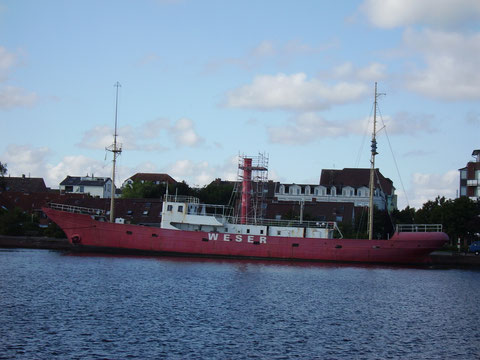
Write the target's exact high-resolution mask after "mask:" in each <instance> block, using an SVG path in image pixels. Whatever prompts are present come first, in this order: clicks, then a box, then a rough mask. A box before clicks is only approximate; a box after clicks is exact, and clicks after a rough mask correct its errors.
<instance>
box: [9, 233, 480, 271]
mask: <svg viewBox="0 0 480 360" xmlns="http://www.w3.org/2000/svg"><path fill="white" fill-rule="evenodd" d="M0 248H10V249H11V248H21V249H47V250H72V245H71V244H70V243H69V242H68V240H67V239H66V238H64V239H58V238H50V237H43V236H7V235H0ZM430 258H431V260H432V261H431V263H430V264H427V265H431V266H445V267H455V268H458V267H460V268H480V256H475V255H474V254H469V253H467V254H465V253H463V252H460V253H459V252H451V251H435V252H433V253H432V254H431V255H430Z"/></svg>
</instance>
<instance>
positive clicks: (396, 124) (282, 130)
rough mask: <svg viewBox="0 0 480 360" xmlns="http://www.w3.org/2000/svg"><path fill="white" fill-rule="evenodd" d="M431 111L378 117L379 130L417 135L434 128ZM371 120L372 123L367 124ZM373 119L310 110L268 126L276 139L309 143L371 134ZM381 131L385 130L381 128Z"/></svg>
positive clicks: (288, 142) (272, 136)
mask: <svg viewBox="0 0 480 360" xmlns="http://www.w3.org/2000/svg"><path fill="white" fill-rule="evenodd" d="M431 120H432V116H431V115H413V114H409V113H407V112H400V113H397V114H395V115H394V116H388V115H387V116H382V117H381V119H379V118H377V121H378V123H377V131H379V130H381V129H383V128H384V125H385V128H386V131H387V133H388V135H411V136H416V135H418V134H420V133H421V132H428V133H431V132H434V131H435V128H434V127H433V126H432V125H431ZM367 124H368V126H367ZM372 130H373V119H372V118H364V119H354V120H349V121H340V120H338V121H332V120H326V119H325V118H323V117H322V116H320V115H319V114H317V113H314V112H307V113H303V114H300V115H298V116H296V117H293V118H291V119H290V120H289V121H288V124H286V125H284V126H271V127H268V128H267V131H268V135H269V140H270V142H272V143H280V144H287V145H305V144H308V143H311V142H314V141H316V140H319V139H321V138H327V137H330V138H336V137H342V136H349V135H365V134H371V133H372ZM379 134H381V132H380V131H379Z"/></svg>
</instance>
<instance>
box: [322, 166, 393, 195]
mask: <svg viewBox="0 0 480 360" xmlns="http://www.w3.org/2000/svg"><path fill="white" fill-rule="evenodd" d="M376 173H377V174H378V178H379V180H380V185H381V187H382V190H383V192H384V193H386V194H392V193H393V190H394V187H393V182H392V180H390V179H389V178H386V177H384V176H383V175H382V174H381V173H380V171H379V170H378V169H376ZM369 182H370V169H358V168H345V169H343V170H332V169H324V170H322V175H321V176H320V185H323V186H340V187H343V186H351V187H354V188H359V187H362V186H365V187H368V184H369Z"/></svg>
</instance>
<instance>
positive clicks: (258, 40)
mask: <svg viewBox="0 0 480 360" xmlns="http://www.w3.org/2000/svg"><path fill="white" fill-rule="evenodd" d="M479 69H480V1H478V0H422V1H418V0H358V1H353V0H352V1H320V0H317V1H313V0H312V1H311V0H302V1H287V0H263V1H258V0H256V1H250V0H242V1H224V0H217V1H211V0H202V1H198V0H138V1H127V0H102V1H98V0H82V1H63V0H48V1H37V0H0V126H1V128H0V162H2V163H3V164H7V169H8V173H7V176H8V175H10V176H21V175H22V174H25V175H26V176H31V177H43V179H44V180H45V183H46V184H47V186H49V187H51V188H58V184H59V183H60V182H61V181H62V180H63V179H64V178H65V177H66V176H67V175H70V176H85V175H87V174H88V175H92V174H93V175H95V176H110V177H111V165H112V154H111V153H109V152H107V151H105V148H106V147H108V146H109V145H111V144H112V142H113V133H114V130H113V129H114V123H115V96H116V93H115V91H116V88H115V86H114V84H115V83H116V82H117V81H118V82H119V83H120V84H121V87H120V88H119V97H118V113H117V121H118V134H119V142H120V143H121V144H122V150H123V151H122V154H121V155H120V156H119V158H118V161H117V169H118V173H117V178H116V180H117V181H116V185H117V186H120V185H121V184H122V182H123V181H124V180H125V179H127V178H128V177H130V176H132V175H134V174H135V173H137V172H157V173H168V174H170V175H171V176H172V177H174V178H175V179H176V180H177V181H183V180H184V181H186V182H187V183H188V184H189V185H190V186H203V185H206V184H208V183H210V181H212V180H214V179H215V178H222V179H228V180H234V179H236V177H237V165H238V156H239V155H240V154H244V155H254V156H256V155H258V154H259V153H261V154H265V155H266V157H267V158H268V168H269V172H268V176H269V179H271V180H275V181H280V182H283V183H296V184H318V183H319V179H320V173H321V171H322V169H343V168H357V167H359V168H368V167H369V166H370V154H369V151H370V137H371V135H370V131H371V126H372V122H373V101H374V84H375V82H377V83H378V92H379V93H380V94H382V95H379V96H378V111H377V122H378V123H377V128H378V129H380V131H379V133H378V137H377V142H378V152H379V155H378V156H377V159H376V166H377V167H378V168H379V169H380V171H381V173H382V174H383V175H384V176H386V177H388V178H390V179H391V180H392V181H393V184H394V186H395V188H396V194H397V195H398V206H399V208H400V209H402V208H404V207H405V206H407V205H408V206H410V207H415V208H419V207H421V206H422V204H423V203H425V202H426V201H428V200H434V199H435V198H436V197H437V196H445V197H447V198H455V197H456V196H457V193H458V188H459V172H458V169H460V168H462V167H465V166H466V164H467V162H468V161H471V160H473V158H472V156H471V154H472V151H473V150H475V149H479V148H480V141H479V130H480V102H479V100H480V71H479Z"/></svg>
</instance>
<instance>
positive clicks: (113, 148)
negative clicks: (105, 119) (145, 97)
mask: <svg viewBox="0 0 480 360" xmlns="http://www.w3.org/2000/svg"><path fill="white" fill-rule="evenodd" d="M113 86H115V87H116V88H117V90H116V94H115V131H114V133H113V144H112V145H110V146H109V147H108V148H106V150H107V151H111V152H112V153H113V161H112V193H111V198H110V222H114V221H115V192H116V188H115V172H116V170H115V166H116V163H117V157H118V156H119V155H120V153H121V152H122V146H121V145H120V144H118V143H117V137H118V134H117V115H118V88H119V87H120V86H122V85H120V83H119V82H118V81H117V82H116V83H115V85H113Z"/></svg>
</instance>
